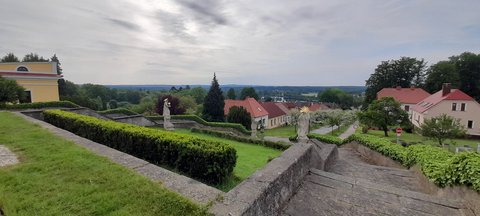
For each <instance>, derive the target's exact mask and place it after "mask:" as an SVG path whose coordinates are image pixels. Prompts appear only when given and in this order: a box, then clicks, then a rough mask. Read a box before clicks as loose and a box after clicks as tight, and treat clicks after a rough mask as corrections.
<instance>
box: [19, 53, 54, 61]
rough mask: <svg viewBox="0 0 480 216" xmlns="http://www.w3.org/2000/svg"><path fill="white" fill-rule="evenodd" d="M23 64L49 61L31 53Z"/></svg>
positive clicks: (24, 58)
mask: <svg viewBox="0 0 480 216" xmlns="http://www.w3.org/2000/svg"><path fill="white" fill-rule="evenodd" d="M22 62H48V59H45V58H43V56H39V55H38V54H36V53H29V54H27V55H25V57H23V59H22Z"/></svg>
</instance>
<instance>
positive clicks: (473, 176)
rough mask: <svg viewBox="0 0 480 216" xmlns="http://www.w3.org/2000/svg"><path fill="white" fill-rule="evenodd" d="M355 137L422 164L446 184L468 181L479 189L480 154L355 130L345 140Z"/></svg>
mask: <svg viewBox="0 0 480 216" xmlns="http://www.w3.org/2000/svg"><path fill="white" fill-rule="evenodd" d="M352 141H356V142H358V143H360V144H362V145H365V146H367V147H368V148H370V149H372V150H375V151H377V152H379V153H381V154H383V155H385V156H387V157H390V158H392V159H394V160H396V161H399V162H400V163H402V164H403V165H405V166H407V167H411V166H413V165H415V164H417V165H419V166H420V167H421V169H422V172H423V174H424V175H425V176H426V177H427V178H428V179H429V180H430V181H432V182H434V183H435V184H437V185H439V186H441V187H445V186H451V185H466V186H470V187H472V188H473V189H474V190H476V191H480V154H479V153H476V152H464V153H459V154H454V153H452V152H449V151H447V150H444V149H442V148H439V147H434V146H429V145H410V146H408V147H403V146H401V145H398V144H394V143H392V142H391V141H390V140H388V139H386V138H379V137H375V136H372V135H366V134H353V135H351V136H350V137H348V138H347V140H346V142H352Z"/></svg>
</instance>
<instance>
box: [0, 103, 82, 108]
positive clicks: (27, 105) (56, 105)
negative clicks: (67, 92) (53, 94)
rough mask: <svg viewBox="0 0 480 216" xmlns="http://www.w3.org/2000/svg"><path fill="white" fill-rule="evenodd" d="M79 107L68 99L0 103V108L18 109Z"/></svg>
mask: <svg viewBox="0 0 480 216" xmlns="http://www.w3.org/2000/svg"><path fill="white" fill-rule="evenodd" d="M62 107H63V108H79V107H80V106H78V105H77V104H74V103H72V102H70V101H50V102H35V103H22V104H3V105H2V104H0V109H7V110H17V109H18V110H20V109H41V108H62Z"/></svg>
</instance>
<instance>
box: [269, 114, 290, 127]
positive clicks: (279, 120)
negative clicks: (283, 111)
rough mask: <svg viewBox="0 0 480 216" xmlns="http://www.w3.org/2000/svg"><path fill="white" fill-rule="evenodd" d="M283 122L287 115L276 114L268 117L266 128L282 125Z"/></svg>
mask: <svg viewBox="0 0 480 216" xmlns="http://www.w3.org/2000/svg"><path fill="white" fill-rule="evenodd" d="M285 122H287V116H286V115H281V116H278V117H275V118H269V119H268V125H267V129H271V128H276V127H280V126H284V125H285Z"/></svg>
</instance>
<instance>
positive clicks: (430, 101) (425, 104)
mask: <svg viewBox="0 0 480 216" xmlns="http://www.w3.org/2000/svg"><path fill="white" fill-rule="evenodd" d="M444 100H463V101H474V99H473V98H472V97H470V96H469V95H467V94H465V93H464V92H462V91H461V90H460V89H452V90H451V91H450V93H449V94H447V95H445V96H444V95H443V91H442V90H440V91H438V92H436V93H435V94H433V95H431V96H429V97H427V98H425V99H424V100H422V101H420V102H419V103H417V104H416V105H415V106H414V107H412V110H414V111H417V112H420V113H423V112H425V111H427V110H428V109H430V108H432V107H433V106H435V105H437V104H438V103H440V102H442V101H444Z"/></svg>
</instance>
